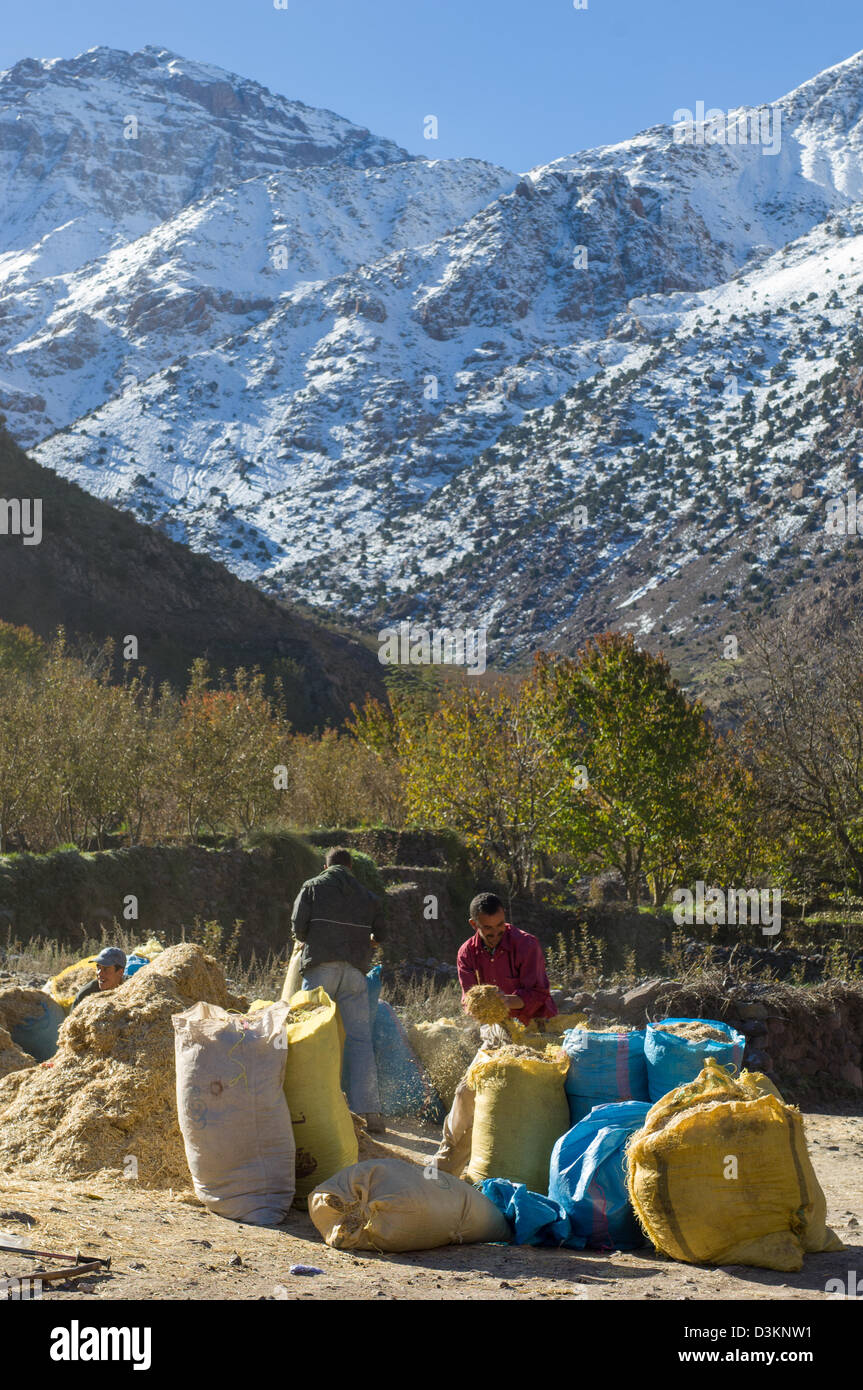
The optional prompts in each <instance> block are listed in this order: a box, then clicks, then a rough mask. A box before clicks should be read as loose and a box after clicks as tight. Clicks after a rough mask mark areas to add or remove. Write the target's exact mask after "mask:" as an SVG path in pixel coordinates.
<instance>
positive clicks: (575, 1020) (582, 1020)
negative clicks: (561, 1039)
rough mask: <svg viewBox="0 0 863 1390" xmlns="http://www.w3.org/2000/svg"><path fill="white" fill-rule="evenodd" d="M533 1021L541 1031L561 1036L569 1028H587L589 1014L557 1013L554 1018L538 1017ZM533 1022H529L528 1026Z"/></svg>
mask: <svg viewBox="0 0 863 1390" xmlns="http://www.w3.org/2000/svg"><path fill="white" fill-rule="evenodd" d="M533 1022H534V1023H535V1024H536V1026H537V1029H538V1031H539V1032H540V1033H554V1034H557V1035H558V1036H560V1034H561V1033H565V1032H566V1030H567V1029H568V1028H586V1027H587V1014H555V1016H554V1018H537V1019H534V1020H533ZM530 1027H532V1024H528V1028H530Z"/></svg>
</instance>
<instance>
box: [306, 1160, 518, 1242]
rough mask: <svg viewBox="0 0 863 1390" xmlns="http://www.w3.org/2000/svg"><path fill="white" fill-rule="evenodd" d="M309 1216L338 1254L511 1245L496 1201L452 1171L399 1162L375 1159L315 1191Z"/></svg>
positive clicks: (508, 1230) (347, 1171)
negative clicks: (478, 1244) (491, 1243)
mask: <svg viewBox="0 0 863 1390" xmlns="http://www.w3.org/2000/svg"><path fill="white" fill-rule="evenodd" d="M309 1215H310V1216H311V1218H312V1221H313V1222H314V1223H315V1226H316V1227H317V1229H318V1230H319V1231H320V1233H321V1235H322V1236H323V1238H324V1240H325V1241H326V1243H327V1245H332V1246H334V1247H335V1248H336V1249H337V1250H380V1251H387V1252H392V1251H398V1250H433V1249H434V1248H435V1246H440V1245H463V1244H464V1245H466V1244H468V1243H471V1242H475V1241H509V1240H510V1229H509V1223H508V1222H507V1220H506V1217H505V1216H504V1215H503V1212H501V1211H498V1209H497V1207H496V1206H495V1205H494V1203H493V1202H490V1201H489V1199H488V1197H485V1196H484V1195H483V1194H482V1193H481V1192H478V1191H477V1189H476V1188H475V1187H471V1186H470V1184H469V1183H466V1182H462V1181H461V1180H460V1179H459V1178H455V1177H453V1176H452V1175H451V1174H449V1173H442V1172H440V1171H438V1172H436V1173H434V1172H431V1171H430V1170H429V1169H424V1168H419V1167H417V1166H416V1165H415V1164H413V1163H405V1162H404V1160H403V1159H400V1158H384V1159H378V1158H372V1159H367V1160H366V1161H365V1162H364V1163H357V1164H355V1165H354V1166H353V1167H352V1168H346V1169H345V1170H344V1172H342V1173H337V1174H336V1176H335V1177H334V1178H331V1179H330V1181H329V1182H326V1183H323V1184H322V1185H321V1186H320V1187H316V1188H315V1190H314V1192H313V1193H312V1195H311V1196H310V1198H309Z"/></svg>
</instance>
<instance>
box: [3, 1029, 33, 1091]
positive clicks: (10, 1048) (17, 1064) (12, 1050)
mask: <svg viewBox="0 0 863 1390" xmlns="http://www.w3.org/2000/svg"><path fill="white" fill-rule="evenodd" d="M35 1065H36V1061H35V1058H33V1057H31V1056H30V1054H29V1052H24V1051H22V1049H21V1048H20V1047H19V1046H18V1044H17V1043H15V1042H13V1041H12V1038H11V1037H10V1035H9V1033H8V1032H7V1030H6V1029H5V1028H4V1027H3V1026H2V1024H0V1078H2V1077H4V1076H10V1075H11V1074H12V1072H16V1071H22V1070H23V1069H24V1067H35Z"/></svg>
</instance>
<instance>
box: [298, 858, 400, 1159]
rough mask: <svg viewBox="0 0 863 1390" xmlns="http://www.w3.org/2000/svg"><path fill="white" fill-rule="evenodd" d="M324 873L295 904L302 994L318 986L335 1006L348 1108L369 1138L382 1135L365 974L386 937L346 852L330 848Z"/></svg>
mask: <svg viewBox="0 0 863 1390" xmlns="http://www.w3.org/2000/svg"><path fill="white" fill-rule="evenodd" d="M325 863H326V868H325V869H324V872H323V873H322V874H319V875H318V877H317V878H311V879H309V880H308V882H307V883H304V884H303V886H302V888H301V889H300V891H299V893H298V894H297V900H296V902H295V903H294V910H293V916H292V926H293V931H294V936H295V938H296V940H297V941H301V942H302V943H303V951H302V956H301V957H300V967H301V969H302V972H303V989H315V988H317V987H318V986H321V988H323V989H324V990H326V992H327V994H328V995H329V996H330V998H331V999H334V1000H335V1002H336V1003H337V1004H338V1006H339V1012H340V1014H341V1017H342V1023H343V1024H344V1029H345V1062H344V1071H343V1081H344V1087H345V1091H346V1093H347V1097H348V1104H349V1105H350V1107H351V1109H352V1110H353V1111H354V1113H355V1114H357V1115H363V1116H365V1120H366V1123H367V1125H368V1127H369V1129H370V1130H371V1132H372V1133H373V1134H380V1133H381V1132H382V1131H383V1121H382V1119H381V1114H380V1109H381V1102H380V1095H379V1092H378V1078H377V1071H376V1069H375V1054H374V1048H373V1046H372V1026H373V1020H372V1017H371V1010H370V1007H369V991H368V985H367V983H366V975H365V972H366V971H367V970H368V969H369V966H370V965H371V962H372V955H373V952H374V947H375V946H376V945H377V943H378V942H379V941H382V940H383V937H384V931H385V929H384V920H383V902H382V901H381V899H380V898H379V897H377V896H376V894H374V893H371V892H370V891H369V889H368V888H364V887H363V885H362V884H361V883H360V882H359V880H358V879H357V878H355V877H354V875H353V874H352V873H351V866H352V863H353V861H352V860H351V856H350V853H349V852H348V850H346V849H331V850H329V851H328V853H327V857H326V860H325Z"/></svg>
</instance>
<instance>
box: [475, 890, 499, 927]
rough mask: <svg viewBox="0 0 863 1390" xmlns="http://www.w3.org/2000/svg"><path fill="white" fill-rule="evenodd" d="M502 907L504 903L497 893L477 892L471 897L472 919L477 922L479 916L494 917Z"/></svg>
mask: <svg viewBox="0 0 863 1390" xmlns="http://www.w3.org/2000/svg"><path fill="white" fill-rule="evenodd" d="M502 907H503V903H502V902H501V900H500V898H499V897H498V896H497V893H477V895H476V897H475V898H473V899H471V904H470V915H471V920H472V921H474V922H475V921H476V919H477V918H478V917H492V916H493V915H494V914H495V912H500V909H501V908H502Z"/></svg>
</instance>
